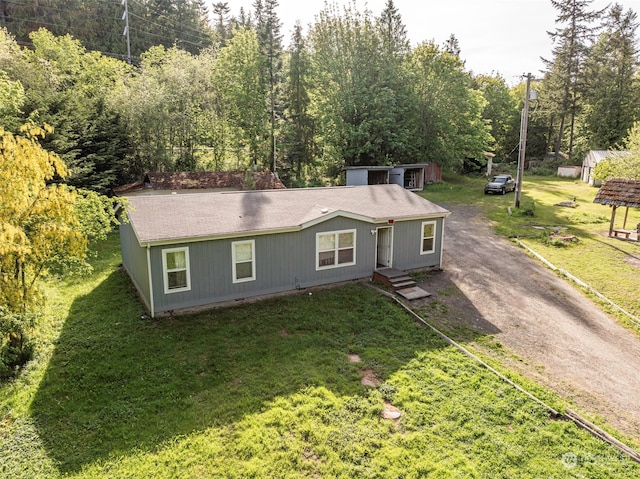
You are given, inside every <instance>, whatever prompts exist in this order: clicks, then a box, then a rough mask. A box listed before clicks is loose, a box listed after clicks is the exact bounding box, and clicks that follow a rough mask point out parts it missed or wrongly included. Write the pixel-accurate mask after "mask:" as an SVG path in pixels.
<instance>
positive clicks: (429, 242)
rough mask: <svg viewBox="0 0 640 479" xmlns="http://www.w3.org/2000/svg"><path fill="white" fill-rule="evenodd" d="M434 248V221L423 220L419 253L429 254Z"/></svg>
mask: <svg viewBox="0 0 640 479" xmlns="http://www.w3.org/2000/svg"><path fill="white" fill-rule="evenodd" d="M435 250H436V222H435V221H424V222H423V223H422V241H421V246H420V254H430V253H433V252H435Z"/></svg>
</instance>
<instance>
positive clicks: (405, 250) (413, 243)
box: [393, 218, 444, 271]
mask: <svg viewBox="0 0 640 479" xmlns="http://www.w3.org/2000/svg"><path fill="white" fill-rule="evenodd" d="M424 221H435V222H436V237H435V240H436V241H435V248H434V252H433V253H431V254H420V251H421V248H422V223H423V222H424ZM443 225H444V219H443V218H437V219H425V220H416V221H402V222H396V223H395V224H394V228H393V230H394V231H393V267H394V268H395V269H399V270H404V271H411V270H415V269H423V268H434V267H440V266H441V263H442V258H441V257H440V255H441V252H442V238H443V235H442V229H443Z"/></svg>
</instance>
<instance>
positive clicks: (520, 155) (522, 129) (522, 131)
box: [513, 73, 531, 208]
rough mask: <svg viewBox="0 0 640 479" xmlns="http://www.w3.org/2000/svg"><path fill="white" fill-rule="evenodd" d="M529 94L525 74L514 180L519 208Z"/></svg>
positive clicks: (525, 148) (516, 203)
mask: <svg viewBox="0 0 640 479" xmlns="http://www.w3.org/2000/svg"><path fill="white" fill-rule="evenodd" d="M530 93H531V73H527V91H526V93H525V96H524V109H523V110H522V118H521V119H520V148H519V149H518V177H517V178H516V195H515V198H514V203H513V205H514V206H515V207H516V208H520V197H521V195H522V176H523V175H524V159H525V153H526V150H527V127H528V123H529V95H530Z"/></svg>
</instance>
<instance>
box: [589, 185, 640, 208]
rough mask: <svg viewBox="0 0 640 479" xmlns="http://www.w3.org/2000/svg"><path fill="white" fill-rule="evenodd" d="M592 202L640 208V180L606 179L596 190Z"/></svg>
mask: <svg viewBox="0 0 640 479" xmlns="http://www.w3.org/2000/svg"><path fill="white" fill-rule="evenodd" d="M593 202H594V203H600V204H601V205H610V206H628V207H632V208H640V180H629V179H623V178H612V179H610V180H607V181H605V183H604V184H603V185H602V186H601V187H600V190H598V193H597V194H596V197H595V199H594V200H593Z"/></svg>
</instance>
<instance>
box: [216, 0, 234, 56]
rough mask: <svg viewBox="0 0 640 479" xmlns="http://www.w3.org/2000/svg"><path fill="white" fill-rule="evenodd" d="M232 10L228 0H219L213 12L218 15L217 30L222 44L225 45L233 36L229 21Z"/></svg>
mask: <svg viewBox="0 0 640 479" xmlns="http://www.w3.org/2000/svg"><path fill="white" fill-rule="evenodd" d="M230 12H231V9H230V8H229V3H228V2H218V3H215V4H214V5H213V14H214V15H215V17H216V23H215V31H216V34H217V35H218V42H219V44H220V46H225V45H226V44H227V40H228V39H229V38H230V36H231V31H230V23H229V13H230Z"/></svg>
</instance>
